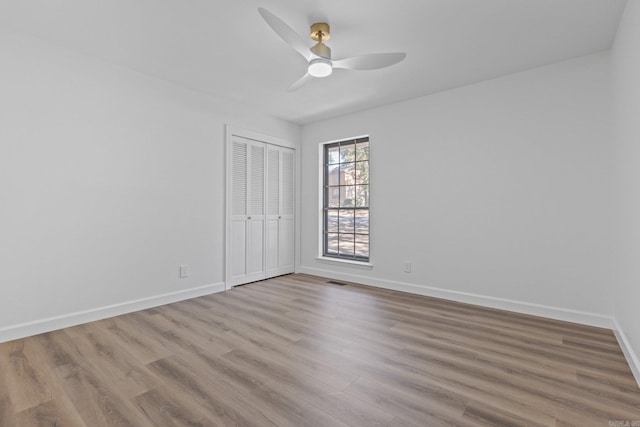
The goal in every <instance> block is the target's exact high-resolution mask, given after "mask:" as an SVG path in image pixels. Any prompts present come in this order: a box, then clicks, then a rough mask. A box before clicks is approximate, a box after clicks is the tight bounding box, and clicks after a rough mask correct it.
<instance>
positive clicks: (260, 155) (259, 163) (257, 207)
mask: <svg viewBox="0 0 640 427" xmlns="http://www.w3.org/2000/svg"><path fill="white" fill-rule="evenodd" d="M264 151H265V149H264V147H258V146H255V145H251V209H250V214H251V215H262V214H264Z"/></svg>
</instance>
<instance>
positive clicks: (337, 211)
mask: <svg viewBox="0 0 640 427" xmlns="http://www.w3.org/2000/svg"><path fill="white" fill-rule="evenodd" d="M359 144H360V145H359ZM365 144H366V145H365ZM350 145H353V158H352V159H345V158H344V157H343V156H342V154H341V152H342V150H341V148H342V147H345V146H350ZM362 145H365V146H366V151H360V153H365V152H366V158H364V159H362V158H360V159H358V153H359V152H358V151H357V148H359V147H362ZM336 147H337V148H338V149H339V150H340V154H339V159H338V162H337V163H335V162H333V163H332V162H331V159H330V154H329V153H330V151H331V149H335V148H336ZM360 149H361V150H362V148H360ZM322 153H323V154H322V155H323V159H322V168H323V174H322V175H323V183H322V200H323V205H322V215H323V219H322V256H323V257H328V258H335V259H341V260H349V261H356V262H364V263H368V262H369V260H370V257H371V240H370V184H371V183H370V175H369V171H370V150H369V137H368V136H366V137H361V138H355V139H347V140H343V141H338V142H331V143H327V144H324V145H323V150H322ZM343 165H345V168H349V167H352V168H353V182H350V183H347V182H343V179H344V180H345V181H346V178H345V176H344V175H343V174H342V170H343ZM350 165H352V166H350ZM330 166H333V167H334V171H335V170H336V169H335V168H336V167H337V171H338V184H337V185H336V183H335V182H333V183H331V182H330V169H331V168H330ZM334 173H335V172H334ZM362 175H364V177H363V176H362ZM359 180H365V181H364V182H358V181H359ZM330 184H332V185H330ZM336 190H337V191H338V193H337V195H336ZM330 191H331V192H333V193H334V194H333V200H334V201H335V199H336V198H337V200H338V205H337V206H335V205H331V201H332V197H331V196H330V194H329V192H330ZM343 191H344V193H345V194H346V193H347V192H352V193H353V197H351V198H345V197H341V195H342V193H343ZM336 196H337V197H336ZM347 200H350V204H348V205H347V204H343V201H347ZM345 211H347V213H348V211H351V217H352V218H353V220H352V221H351V224H348V225H347V227H344V226H342V225H341V220H342V218H345V216H344V213H345ZM331 213H333V218H338V220H337V221H338V222H337V224H336V225H334V226H333V229H331V226H330V214H331ZM365 213H366V214H365ZM363 218H366V220H364V219H363ZM359 222H360V224H359V225H358V223H359ZM364 224H366V227H365V226H364ZM349 228H350V229H351V230H349ZM364 228H366V232H364V231H363V229H364ZM345 229H346V230H347V231H343V230H345ZM330 235H331V236H332V237H334V238H335V237H337V242H338V243H337V244H338V246H337V250H335V249H333V250H330V247H329V245H330V239H329V237H330ZM345 237H346V238H347V239H344V238H345ZM350 238H352V239H353V240H352V241H349V240H350ZM343 241H346V242H348V243H347V248H349V245H351V246H352V247H353V249H352V250H351V249H347V250H348V252H347V250H343V249H341V243H342V242H343ZM363 252H366V255H365V254H364V253H363Z"/></svg>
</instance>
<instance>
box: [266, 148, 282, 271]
mask: <svg viewBox="0 0 640 427" xmlns="http://www.w3.org/2000/svg"><path fill="white" fill-rule="evenodd" d="M266 201H267V218H266V236H265V243H266V252H265V259H266V273H267V277H273V276H278V275H279V274H280V273H279V272H278V266H279V234H280V224H279V222H280V221H279V220H280V149H279V147H277V146H274V145H270V146H267V197H266Z"/></svg>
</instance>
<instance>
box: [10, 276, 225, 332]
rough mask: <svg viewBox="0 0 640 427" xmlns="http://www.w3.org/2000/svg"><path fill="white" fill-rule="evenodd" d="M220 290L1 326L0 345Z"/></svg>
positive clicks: (201, 289) (199, 289)
mask: <svg viewBox="0 0 640 427" xmlns="http://www.w3.org/2000/svg"><path fill="white" fill-rule="evenodd" d="M224 290H225V285H224V283H215V284H211V285H204V286H199V287H196V288H191V289H184V290H181V291H176V292H170V293H167V294H162V295H155V296H152V297H147V298H141V299H137V300H133V301H127V302H123V303H119V304H112V305H107V306H104V307H97V308H92V309H89V310H82V311H77V312H75V313H70V314H64V315H61V316H55V317H49V318H46V319H39V320H34V321H31V322H26V323H20V324H17V325H10V326H5V327H1V328H0V343H2V342H5V341H11V340H15V339H18V338H24V337H28V336H32V335H37V334H41V333H44V332H51V331H55V330H56V329H62V328H68V327H70V326H75V325H79V324H82V323H87V322H93V321H95V320H101V319H105V318H107V317H114V316H119V315H121V314H126V313H131V312H133V311H139V310H145V309H147V308H152V307H157V306H160V305H164V304H171V303H172V302H178V301H183V300H186V299H191V298H195V297H200V296H203V295H209V294H213V293H216V292H220V291H224Z"/></svg>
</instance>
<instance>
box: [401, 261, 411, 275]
mask: <svg viewBox="0 0 640 427" xmlns="http://www.w3.org/2000/svg"><path fill="white" fill-rule="evenodd" d="M402 271H404V272H405V273H411V261H404V262H403V263H402Z"/></svg>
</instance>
